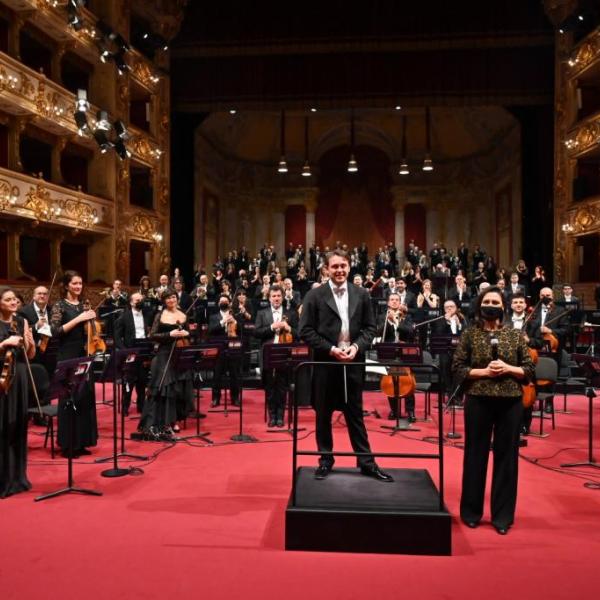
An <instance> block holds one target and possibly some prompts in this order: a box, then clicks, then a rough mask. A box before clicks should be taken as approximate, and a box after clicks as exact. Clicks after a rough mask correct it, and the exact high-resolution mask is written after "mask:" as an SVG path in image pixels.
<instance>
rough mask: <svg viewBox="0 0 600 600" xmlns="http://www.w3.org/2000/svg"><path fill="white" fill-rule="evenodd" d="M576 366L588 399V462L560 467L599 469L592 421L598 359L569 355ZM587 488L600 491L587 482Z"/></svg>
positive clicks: (599, 373)
mask: <svg viewBox="0 0 600 600" xmlns="http://www.w3.org/2000/svg"><path fill="white" fill-rule="evenodd" d="M571 358H572V360H574V361H575V362H576V363H577V365H578V366H579V367H580V368H581V369H582V370H583V372H584V373H585V378H586V386H585V395H586V396H587V398H588V460H587V461H584V462H578V463H565V464H562V465H560V466H561V467H564V468H573V467H593V468H595V469H600V463H597V462H596V461H595V460H594V446H593V444H594V419H593V404H594V398H595V397H596V392H595V391H594V388H595V387H596V388H597V387H600V357H598V356H590V355H589V354H573V355H571ZM584 485H585V486H586V487H588V488H592V489H600V484H598V483H592V482H588V483H585V484H584Z"/></svg>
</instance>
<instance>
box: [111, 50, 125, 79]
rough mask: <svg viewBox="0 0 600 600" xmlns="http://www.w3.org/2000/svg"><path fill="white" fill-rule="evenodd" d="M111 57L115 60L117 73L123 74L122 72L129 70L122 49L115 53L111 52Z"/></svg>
mask: <svg viewBox="0 0 600 600" xmlns="http://www.w3.org/2000/svg"><path fill="white" fill-rule="evenodd" d="M112 58H113V61H114V62H115V66H116V67H117V71H118V72H119V75H123V73H126V72H127V71H129V65H128V64H127V63H126V62H125V55H124V54H123V51H122V50H120V51H119V52H117V53H116V54H113V57H112Z"/></svg>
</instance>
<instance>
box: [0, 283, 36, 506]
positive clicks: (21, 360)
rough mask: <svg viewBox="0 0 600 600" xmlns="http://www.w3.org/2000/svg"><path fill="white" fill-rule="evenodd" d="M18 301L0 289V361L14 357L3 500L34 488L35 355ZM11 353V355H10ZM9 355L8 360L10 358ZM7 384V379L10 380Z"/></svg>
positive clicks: (2, 416)
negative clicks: (30, 466) (30, 437)
mask: <svg viewBox="0 0 600 600" xmlns="http://www.w3.org/2000/svg"><path fill="white" fill-rule="evenodd" d="M17 305H18V300H17V297H16V295H15V293H14V291H13V290H12V289H10V288H8V287H1V288H0V358H1V362H2V364H3V365H4V362H5V361H6V360H10V357H12V359H13V361H12V367H11V368H10V369H8V367H7V372H8V371H9V370H10V373H11V375H12V377H10V386H8V389H7V390H6V391H4V390H3V391H0V498H6V497H7V496H10V495H12V494H17V493H19V492H24V491H26V490H29V489H31V484H30V483H29V480H28V479H27V383H28V382H27V367H26V364H25V356H24V353H25V352H26V353H27V356H28V357H29V358H33V356H34V355H35V343H34V341H33V336H32V335H31V329H30V328H29V324H28V323H27V321H26V320H25V319H23V317H21V316H18V315H16V314H15V313H16V310H17ZM8 353H10V354H8ZM7 355H8V357H7ZM7 383H8V380H7Z"/></svg>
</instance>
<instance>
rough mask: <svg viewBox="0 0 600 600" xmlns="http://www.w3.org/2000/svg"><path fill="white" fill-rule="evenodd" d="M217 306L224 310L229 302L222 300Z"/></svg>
mask: <svg viewBox="0 0 600 600" xmlns="http://www.w3.org/2000/svg"><path fill="white" fill-rule="evenodd" d="M219 308H220V309H221V310H222V311H226V310H227V309H228V308H229V304H228V303H227V302H222V303H221V304H219Z"/></svg>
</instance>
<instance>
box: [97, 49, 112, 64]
mask: <svg viewBox="0 0 600 600" xmlns="http://www.w3.org/2000/svg"><path fill="white" fill-rule="evenodd" d="M111 58H112V52H111V51H110V50H109V49H108V48H107V47H106V46H103V47H101V48H100V60H101V61H102V62H103V63H107V62H108V61H109V60H110V59H111Z"/></svg>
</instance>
